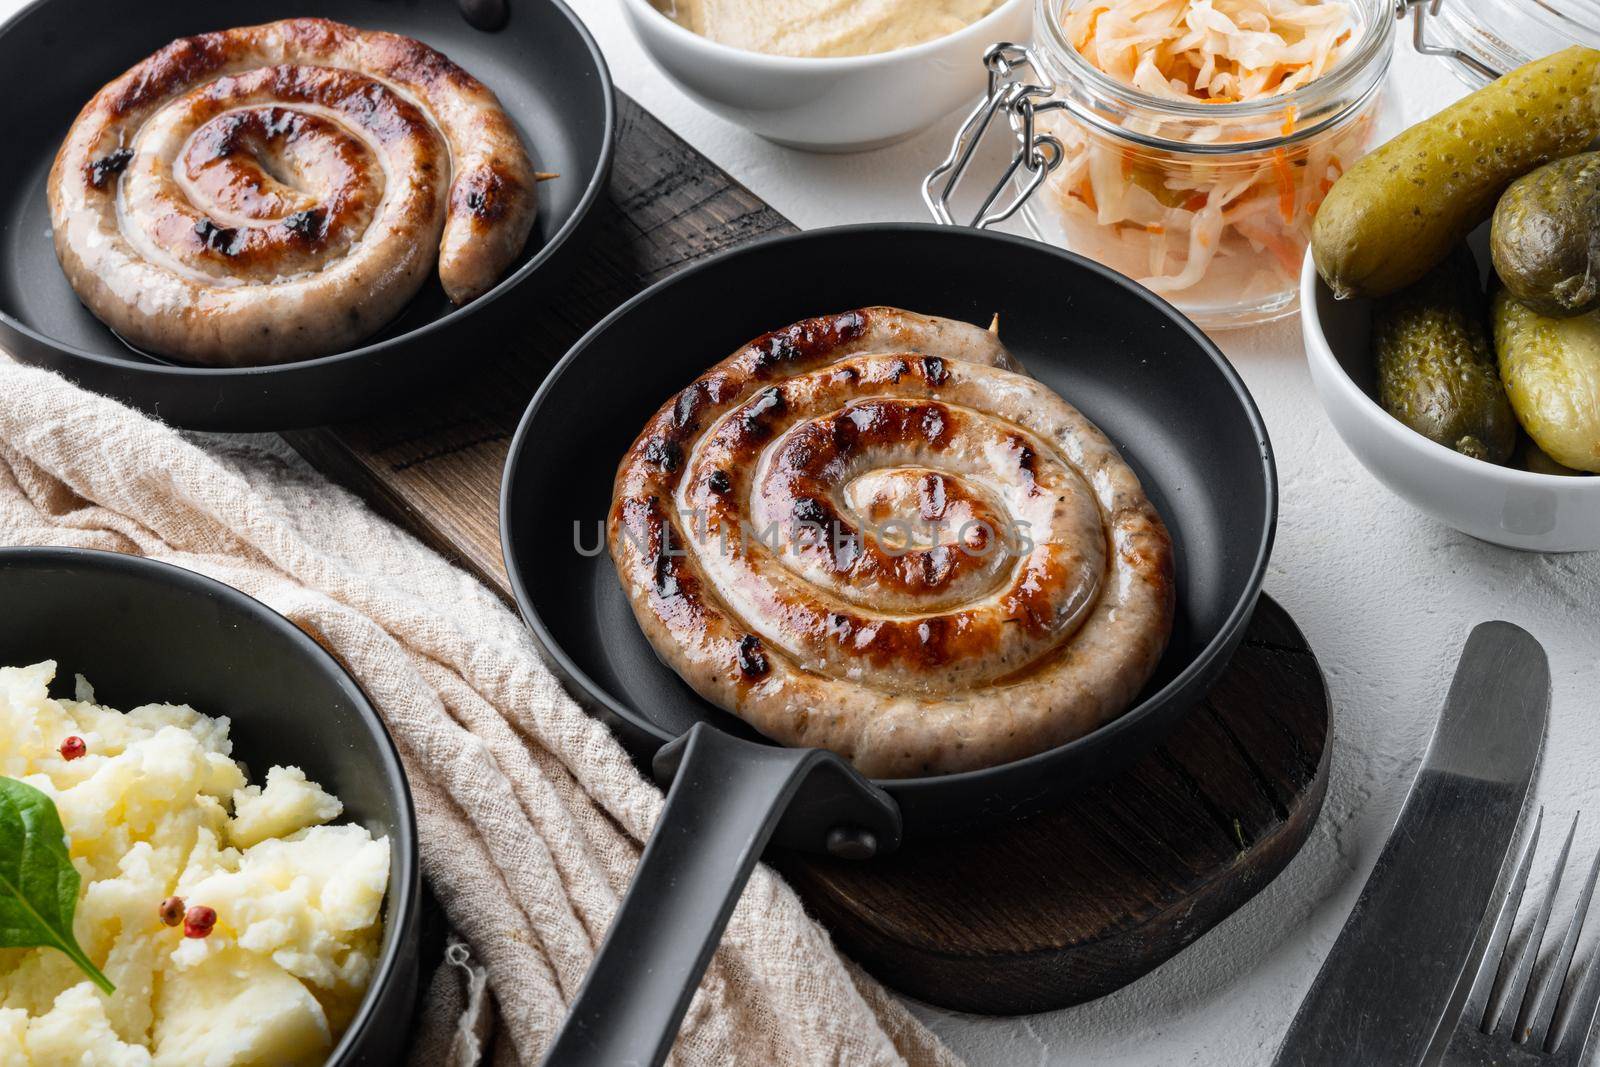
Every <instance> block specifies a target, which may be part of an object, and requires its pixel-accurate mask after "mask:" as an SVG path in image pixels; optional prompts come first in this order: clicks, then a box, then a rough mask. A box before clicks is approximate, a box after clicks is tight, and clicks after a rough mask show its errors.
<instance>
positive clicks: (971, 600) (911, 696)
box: [608, 308, 1173, 778]
mask: <svg viewBox="0 0 1600 1067" xmlns="http://www.w3.org/2000/svg"><path fill="white" fill-rule="evenodd" d="M608 543H609V546H610V550H611V555H612V559H613V561H614V563H615V564H616V568H617V573H618V576H619V577H620V579H621V581H622V586H623V589H624V591H625V592H626V593H627V595H628V597H629V599H630V601H631V603H632V606H633V610H634V614H635V616H636V617H637V619H638V621H639V625H640V626H641V627H642V628H643V630H644V633H645V635H646V636H647V637H648V639H649V640H650V642H651V644H652V645H653V646H654V647H655V649H656V652H657V654H658V655H660V656H661V658H662V659H663V661H664V662H666V663H667V664H668V665H669V666H671V667H672V668H673V669H674V670H676V671H677V672H678V674H679V675H681V676H682V677H683V678H684V679H685V680H686V681H687V682H688V683H689V684H690V685H691V686H692V687H693V688H694V689H695V690H696V691H697V692H699V693H700V694H701V695H702V696H703V697H705V698H706V699H707V700H709V701H711V702H712V703H714V704H717V705H718V706H720V707H722V708H724V709H727V710H728V711H731V712H733V713H735V714H737V715H739V716H740V717H742V718H743V719H745V720H746V721H748V722H749V723H751V724H752V725H753V726H755V727H756V728H757V729H758V730H760V731H761V732H762V733H763V734H765V735H767V736H768V737H770V738H772V739H774V740H776V741H779V742H781V743H783V744H787V745H808V746H818V747H822V748H828V749H832V750H833V751H835V752H838V753H840V754H841V755H843V756H845V757H847V758H848V759H850V760H851V761H853V762H854V764H855V765H856V767H857V768H858V769H860V770H861V771H862V772H864V773H866V774H868V775H871V776H874V777H880V778H901V777H910V776H917V775H923V774H943V773H950V772H955V771H963V770H971V769H975V768H979V767H987V766H992V765H995V764H998V763H1004V762H1007V761H1009V760H1013V759H1019V758H1022V757H1024V756H1028V755H1032V754H1033V753H1036V752H1041V751H1044V750H1046V749H1049V748H1053V747H1055V746H1056V745H1059V744H1062V743H1064V742H1066V741H1069V740H1071V739H1073V738H1075V737H1078V736H1081V735H1083V734H1085V733H1088V732H1089V731H1091V730H1093V729H1095V728H1096V727H1098V726H1100V725H1101V724H1102V723H1104V722H1106V721H1108V720H1109V719H1111V718H1113V717H1115V716H1116V715H1119V714H1121V713H1122V712H1123V711H1124V710H1126V709H1127V708H1128V706H1129V705H1130V704H1131V703H1132V701H1133V700H1134V698H1135V697H1136V696H1137V694H1138V692H1139V690H1140V689H1141V688H1142V687H1143V686H1144V684H1145V682H1146V681H1148V680H1149V678H1150V675H1151V674H1152V672H1153V671H1154V670H1155V667H1156V663H1157V661H1158V660H1159V659H1160V657H1161V653H1162V652H1163V650H1164V649H1165V647H1166V642H1167V638H1168V636H1169V635H1170V633H1171V629H1172V618H1173V559H1172V545H1171V540H1170V538H1169V537H1168V534H1167V531H1166V528H1165V526H1164V525H1163V524H1162V522H1161V518H1160V516H1159V515H1157V513H1156V511H1155V508H1154V507H1153V506H1152V505H1151V503H1150V501H1149V499H1148V498H1147V497H1146V496H1145V493H1144V491H1143V490H1142V488H1141V487H1140V485H1139V481H1138V478H1137V477H1136V476H1135V475H1134V473H1133V471H1132V470H1130V469H1129V467H1128V465H1127V464H1126V463H1125V462H1124V461H1123V459H1122V457H1121V456H1120V454H1119V453H1118V452H1117V449H1116V448H1115V446H1113V445H1112V444H1111V442H1110V441H1108V440H1107V439H1106V437H1105V435H1103V434H1102V433H1101V432H1100V431H1099V430H1098V429H1096V428H1095V427H1094V425H1093V424H1091V423H1090V422H1089V420H1088V419H1086V418H1084V416H1083V415H1082V414H1080V413H1079V412H1078V411H1077V410H1076V409H1075V408H1073V407H1072V406H1071V405H1069V404H1067V403H1066V402H1065V401H1063V400H1062V399H1061V398H1060V397H1058V396H1057V395H1055V394H1054V393H1053V392H1051V391H1050V390H1049V389H1048V388H1046V387H1045V386H1043V385H1041V384H1040V383H1039V382H1037V381H1035V380H1034V379H1033V378H1031V377H1028V376H1027V375H1026V374H1024V373H1022V371H1021V368H1020V366H1018V365H1017V364H1016V362H1015V361H1014V360H1013V359H1012V358H1011V356H1010V354H1009V353H1008V352H1007V351H1006V349H1005V348H1004V346H1002V345H1001V344H1000V342H999V340H998V338H997V337H996V336H995V335H994V334H993V333H991V332H989V331H985V330H982V329H979V328H978V327H976V326H971V325H967V324H965V323H959V322H953V321H951V320H948V319H937V318H928V317H924V316H920V315H913V314H911V313H909V312H905V311H899V310H895V309H893V308H865V309H863V310H860V311H851V312H846V313H843V314H838V315H831V316H827V317H823V318H816V319H808V320H805V321H803V322H800V323H796V324H795V325H793V326H790V327H788V328H787V329H783V330H779V331H777V332H775V333H770V334H767V335H766V336H764V337H760V338H757V339H756V340H754V341H752V342H750V343H749V344H748V345H745V346H744V347H743V348H741V349H739V350H738V351H737V352H735V353H734V354H733V355H732V356H730V357H728V358H727V359H725V360H723V361H722V362H721V363H719V364H717V365H716V366H715V367H713V368H711V370H709V371H707V372H706V373H705V374H703V375H702V376H701V377H700V378H699V379H697V380H696V381H695V382H694V383H693V384H692V385H690V386H689V387H688V388H687V389H684V390H683V391H682V392H680V393H679V394H678V395H677V396H675V397H674V398H672V399H671V400H670V401H668V402H667V403H666V404H665V405H663V406H662V408H661V409H660V411H658V412H657V413H656V415H655V416H654V417H653V418H652V419H651V420H650V422H649V423H648V424H647V425H646V426H645V428H644V431H643V433H641V434H640V435H639V438H638V440H637V441H635V442H634V444H633V447H632V448H631V449H629V451H628V453H627V455H626V456H625V457H624V458H623V460H622V464H621V466H620V468H619V469H618V472H617V478H616V484H615V487H614V492H613V496H612V506H611V513H610V519H609V523H608Z"/></svg>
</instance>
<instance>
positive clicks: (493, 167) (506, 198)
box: [450, 161, 522, 228]
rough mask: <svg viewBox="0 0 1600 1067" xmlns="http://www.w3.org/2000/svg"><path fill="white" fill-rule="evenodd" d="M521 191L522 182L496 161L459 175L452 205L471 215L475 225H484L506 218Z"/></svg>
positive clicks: (451, 194) (451, 199) (452, 196)
mask: <svg viewBox="0 0 1600 1067" xmlns="http://www.w3.org/2000/svg"><path fill="white" fill-rule="evenodd" d="M521 193H522V183H521V182H519V181H517V179H516V178H515V177H514V176H513V175H512V173H511V172H510V170H508V169H507V168H506V167H505V166H504V165H503V164H501V163H499V162H498V161H494V162H490V163H488V164H485V165H484V166H481V167H475V168H473V169H472V170H470V171H467V172H466V173H464V174H461V175H458V176H457V177H456V181H455V185H454V187H452V189H451V190H450V204H451V206H452V207H453V208H455V209H456V210H457V211H459V212H461V213H463V214H465V215H467V216H468V217H469V218H471V219H472V221H473V225H474V228H483V227H489V226H492V225H494V224H495V223H497V222H499V221H500V220H501V219H503V218H505V216H506V214H507V212H509V211H510V210H511V208H512V206H513V205H514V204H515V203H516V202H517V201H518V200H519V199H520V197H521Z"/></svg>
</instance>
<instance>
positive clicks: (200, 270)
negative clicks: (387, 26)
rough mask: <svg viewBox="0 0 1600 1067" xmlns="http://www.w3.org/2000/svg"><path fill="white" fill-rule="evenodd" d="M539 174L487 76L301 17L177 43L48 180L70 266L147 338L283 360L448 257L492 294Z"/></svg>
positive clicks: (385, 301)
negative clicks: (482, 79)
mask: <svg viewBox="0 0 1600 1067" xmlns="http://www.w3.org/2000/svg"><path fill="white" fill-rule="evenodd" d="M535 177H536V176H535V174H534V171H533V167H532V164H531V163H530V162H529V159H528V154H527V151H526V150H525V148H524V147H523V144H522V140H521V138H520V137H519V136H518V134H517V131H516V129H515V127H513V126H512V124H511V120H510V119H509V118H507V116H506V114H505V112H503V111H502V110H501V108H500V105H499V103H498V101H497V100H496V99H495V96H494V94H493V93H492V92H490V91H489V90H488V89H487V88H485V87H484V86H483V84H482V83H480V82H479V81H478V80H477V79H476V78H474V77H472V76H471V75H470V74H468V73H467V72H466V71H464V70H462V69H461V68H460V67H458V66H456V65H455V64H454V63H452V62H450V60H448V59H446V58H445V57H444V56H443V55H441V54H440V53H438V52H436V51H434V50H433V49H431V48H429V47H428V46H426V45H424V44H421V43H420V42H417V41H414V40H411V39H410V38H408V37H400V36H396V35H395V34H391V33H377V32H367V31H362V30H358V29H354V28H352V27H350V26H345V25H341V24H340V23H337V22H330V21H328V20H326V19H314V18H302V19H288V20H285V21H282V22H273V23H268V24H266V25H262V26H249V27H244V28H241V29H232V30H224V31H222V32H218V33H206V34H201V35H199V36H196V37H186V38H184V39H182V40H178V41H174V42H173V43H172V44H169V45H167V46H166V47H165V48H163V49H161V50H160V51H158V52H156V53H155V54H154V55H152V56H150V57H149V58H147V59H145V60H143V61H142V62H140V63H139V64H137V65H136V66H134V67H133V68H132V69H131V70H129V71H128V72H127V73H125V74H123V75H122V76H121V77H120V78H117V79H116V80H115V81H113V82H111V83H110V84H108V85H107V86H105V88H103V89H101V90H100V92H99V93H97V94H96V95H95V97H94V99H92V100H90V101H89V103H88V104H87V105H86V106H85V107H84V109H83V111H82V112H81V113H80V114H79V115H78V118H77V120H76V121H75V122H74V123H73V125H72V129H71V130H70V132H69V133H68V134H67V138H66V141H65V142H64V143H63V144H62V146H61V149H60V151H59V152H58V153H57V155H56V160H55V165H54V167H52V168H51V171H50V182H49V198H50V221H51V225H52V227H53V230H54V235H55V248H56V256H57V258H58V259H59V260H60V261H61V266H62V269H63V270H64V271H65V272H66V275H67V280H68V281H69V282H70V283H71V284H72V287H73V289H75V290H76V291H77V293H78V296H79V297H80V298H81V299H82V300H83V302H84V303H85V304H86V305H87V306H88V307H89V309H90V310H91V311H92V312H94V314H95V315H96V316H98V317H99V318H100V319H101V321H103V322H105V323H106V324H107V325H108V326H110V327H111V328H112V329H113V330H115V331H116V332H117V333H118V334H120V335H121V336H122V337H123V338H125V339H126V340H127V341H128V342H129V343H131V344H133V345H134V346H135V347H138V348H142V349H146V350H148V351H152V352H156V353H160V354H162V355H166V356H171V357H173V358H175V359H180V360H184V361H186V362H194V363H205V364H215V365H249V364H258V363H278V362H284V361H287V360H294V359H303V358H306V357H309V356H314V355H321V354H325V353H329V352H336V351H339V350H341V349H344V348H348V347H350V346H351V345H353V344H355V343H356V342H358V341H360V340H361V339H363V338H365V337H367V336H369V335H371V334H372V333H374V332H375V331H377V330H378V329H379V328H380V327H382V326H383V325H384V324H385V323H386V322H388V321H389V320H390V319H391V318H393V317H394V316H395V315H396V314H398V313H399V312H400V310H401V308H403V307H404V306H405V304H406V302H407V301H408V300H410V299H411V297H412V296H414V295H415V294H416V292H417V290H418V289H419V288H421V286H422V284H423V283H424V281H426V279H427V276H428V272H429V268H430V266H431V264H432V263H433V261H434V260H435V259H437V262H438V266H439V278H440V281H441V282H442V283H443V285H444V289H445V292H446V294H447V295H448V296H449V297H450V299H451V300H452V301H453V302H455V303H457V304H464V303H466V302H467V301H470V300H472V299H474V298H476V297H478V296H480V295H482V294H483V293H485V292H487V291H488V290H489V289H490V288H491V287H493V285H494V284H495V282H496V281H497V280H498V279H499V278H500V276H501V275H502V274H503V273H504V272H505V270H506V269H507V268H508V267H509V266H510V265H511V263H512V261H513V260H514V259H515V258H516V257H517V255H518V254H519V253H520V252H521V250H522V246H523V244H524V243H525V242H526V241H527V238H528V233H529V231H530V230H531V229H532V226H533V221H534V215H535V212H536V201H535V196H534V186H535Z"/></svg>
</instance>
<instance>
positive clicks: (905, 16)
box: [622, 0, 1033, 152]
mask: <svg viewBox="0 0 1600 1067" xmlns="http://www.w3.org/2000/svg"><path fill="white" fill-rule="evenodd" d="M658 5H659V6H658ZM622 8H623V10H624V11H625V12H626V13H627V16H628V21H629V23H630V24H631V25H632V27H633V30H634V33H635V34H636V35H637V36H638V38H639V41H640V43H641V44H642V45H643V46H644V49H645V51H646V52H647V53H649V55H650V57H651V59H653V60H654V61H655V63H656V65H657V66H659V67H660V68H661V69H662V70H663V71H665V72H666V74H667V76H668V77H670V78H671V79H672V80H673V81H674V82H676V83H677V84H678V86H679V87H680V88H682V89H683V91H684V92H686V93H688V94H689V95H690V96H691V97H693V98H694V99H695V100H696V101H697V102H698V103H700V104H701V105H703V106H704V107H706V108H707V109H708V110H710V111H712V112H715V113H716V114H718V115H720V116H722V117H723V118H725V119H728V120H729V121H731V122H734V123H737V124H739V125H740V126H743V127H745V128H746V129H748V130H750V131H752V132H753V133H757V134H759V135H761V136H762V137H765V138H767V139H768V140H771V141H776V142H778V143H779V144H783V145H788V146H790V147H793V148H803V149H808V150H811V151H820V152H852V151H861V150H865V149H870V148H878V147H881V146H883V145H887V144H892V143H894V142H895V141H899V140H902V139H904V138H906V137H909V136H911V135H912V134H914V133H917V132H919V131H921V130H923V129H925V128H926V127H927V126H929V125H931V124H932V123H934V122H936V121H938V120H939V119H941V118H943V117H944V116H946V115H948V114H950V113H951V112H952V111H954V110H956V109H957V108H959V107H963V106H966V105H970V104H971V103H972V102H973V101H975V100H976V99H977V98H978V96H979V95H980V94H981V93H982V92H983V90H984V85H985V79H986V73H985V69H984V66H983V63H982V57H983V54H984V51H985V50H986V49H987V48H988V47H989V45H991V44H993V43H995V42H996V41H1026V40H1028V39H1029V37H1030V36H1031V34H1032V26H1033V3H1032V0H849V2H846V3H842V4H841V3H831V4H821V3H817V2H815V0H781V2H780V0H655V2H652V0H622Z"/></svg>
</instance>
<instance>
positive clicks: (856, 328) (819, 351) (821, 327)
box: [739, 311, 867, 378]
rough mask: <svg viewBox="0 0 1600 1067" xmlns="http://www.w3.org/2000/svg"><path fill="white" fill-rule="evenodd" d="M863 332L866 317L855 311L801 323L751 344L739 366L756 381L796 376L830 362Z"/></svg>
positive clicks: (762, 337)
mask: <svg viewBox="0 0 1600 1067" xmlns="http://www.w3.org/2000/svg"><path fill="white" fill-rule="evenodd" d="M866 331H867V317H866V316H865V315H864V314H862V313H861V312H859V311H847V312H844V313H843V314H839V315H826V316H822V317H820V318H813V319H802V320H801V321H800V322H797V323H795V324H794V325H793V326H788V327H785V328H784V329H781V330H774V331H773V332H772V333H769V334H764V335H762V336H761V337H758V338H756V339H755V340H754V341H751V342H750V343H749V344H748V345H746V346H745V349H744V353H743V354H742V356H741V357H740V358H739V362H741V363H743V364H744V365H745V366H746V367H747V368H748V369H749V370H750V371H751V372H752V373H754V374H755V375H756V376H757V377H762V378H767V377H771V376H773V375H774V374H783V375H790V374H796V373H799V372H800V371H802V370H804V369H806V368H807V367H808V366H809V365H810V364H812V363H814V362H816V361H818V360H819V359H824V358H832V357H833V356H835V355H836V354H837V352H838V349H839V348H841V347H842V346H844V345H847V344H849V343H850V342H852V341H854V340H856V339H857V338H859V337H860V336H861V335H862V334H864V333H866Z"/></svg>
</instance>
